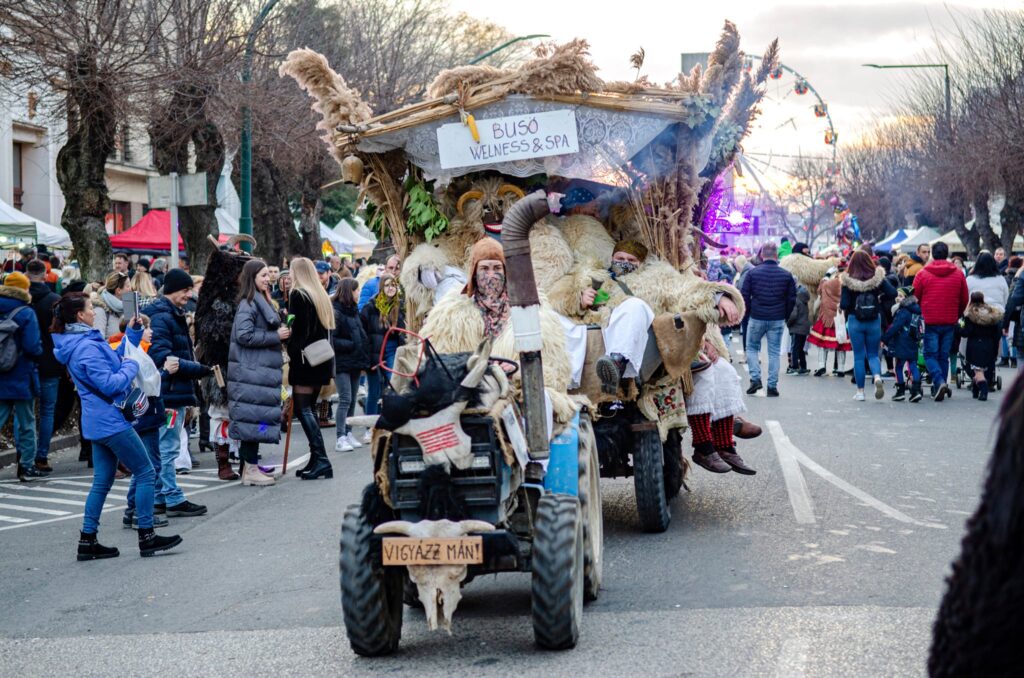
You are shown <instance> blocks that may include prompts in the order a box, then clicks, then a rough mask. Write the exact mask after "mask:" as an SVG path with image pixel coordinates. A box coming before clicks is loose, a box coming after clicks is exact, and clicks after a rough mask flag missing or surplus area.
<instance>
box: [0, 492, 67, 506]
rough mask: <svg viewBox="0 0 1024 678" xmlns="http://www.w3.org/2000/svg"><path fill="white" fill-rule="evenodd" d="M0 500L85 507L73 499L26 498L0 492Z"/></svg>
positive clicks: (21, 495) (20, 495)
mask: <svg viewBox="0 0 1024 678" xmlns="http://www.w3.org/2000/svg"><path fill="white" fill-rule="evenodd" d="M0 499H20V500H21V501H45V502H48V503H50V504H68V505H70V506H85V502H84V501H77V500H75V499H57V498H55V497H26V496H25V495H23V494H6V493H4V492H0Z"/></svg>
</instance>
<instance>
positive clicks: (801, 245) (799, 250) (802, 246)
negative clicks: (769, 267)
mask: <svg viewBox="0 0 1024 678" xmlns="http://www.w3.org/2000/svg"><path fill="white" fill-rule="evenodd" d="M810 250H811V248H809V247H808V246H807V243H805V242H798V243H797V244H795V245H793V254H806V255H807V256H811V251H810Z"/></svg>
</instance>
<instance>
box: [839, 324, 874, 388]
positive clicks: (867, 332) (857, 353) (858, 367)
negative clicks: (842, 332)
mask: <svg viewBox="0 0 1024 678" xmlns="http://www.w3.org/2000/svg"><path fill="white" fill-rule="evenodd" d="M846 330H847V333H848V334H849V335H850V343H851V344H852V345H853V376H854V378H855V379H856V380H857V388H858V389H863V388H864V361H865V359H866V360H867V362H868V367H869V368H870V370H871V374H873V375H876V374H877V375H880V374H882V361H881V360H879V359H878V349H879V346H880V344H881V342H882V321H881V320H879V319H878V318H875V319H874V320H858V319H857V318H856V316H850V317H849V318H847V319H846Z"/></svg>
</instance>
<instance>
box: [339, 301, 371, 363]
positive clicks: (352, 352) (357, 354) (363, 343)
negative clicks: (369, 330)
mask: <svg viewBox="0 0 1024 678" xmlns="http://www.w3.org/2000/svg"><path fill="white" fill-rule="evenodd" d="M368 369H370V338H369V337H368V336H366V328H365V327H363V322H362V320H361V319H360V318H359V307H358V306H356V305H355V304H353V305H351V306H342V304H341V302H340V301H338V300H337V299H335V300H334V371H335V372H336V373H338V374H341V373H342V372H345V373H354V372H361V371H362V370H368Z"/></svg>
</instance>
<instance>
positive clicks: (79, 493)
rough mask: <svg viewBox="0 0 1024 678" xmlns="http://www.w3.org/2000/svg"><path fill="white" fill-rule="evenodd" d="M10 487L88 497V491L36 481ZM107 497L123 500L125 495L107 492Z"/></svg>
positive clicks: (24, 490) (25, 490)
mask: <svg viewBox="0 0 1024 678" xmlns="http://www.w3.org/2000/svg"><path fill="white" fill-rule="evenodd" d="M11 489H16V490H20V491H22V492H49V493H50V494H70V495H71V496H77V497H88V496H89V493H88V492H84V491H82V490H61V489H58V488H56V487H43V486H42V485H40V484H38V483H36V484H35V485H33V486H31V487H25V486H24V485H15V486H14V487H12V488H11ZM107 497H108V498H110V499H118V500H120V501H125V500H126V499H127V498H126V497H123V496H121V495H119V494H115V493H113V492H111V493H109V494H108V495H107Z"/></svg>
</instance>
